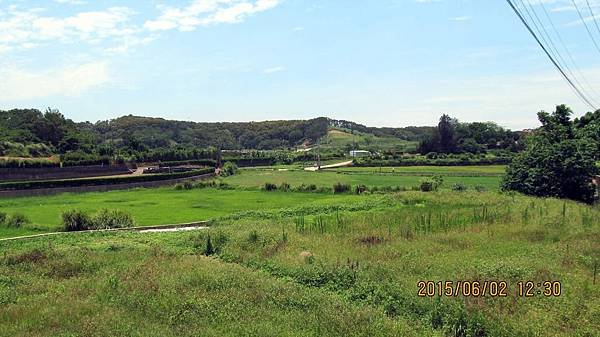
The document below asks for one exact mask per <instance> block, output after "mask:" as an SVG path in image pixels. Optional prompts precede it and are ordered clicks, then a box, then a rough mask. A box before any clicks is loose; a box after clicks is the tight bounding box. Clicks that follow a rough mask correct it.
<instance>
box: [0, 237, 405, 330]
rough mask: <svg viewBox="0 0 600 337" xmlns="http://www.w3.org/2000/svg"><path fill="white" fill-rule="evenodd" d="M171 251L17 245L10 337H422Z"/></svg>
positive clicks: (1, 282)
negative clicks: (399, 336) (325, 336)
mask: <svg viewBox="0 0 600 337" xmlns="http://www.w3.org/2000/svg"><path fill="white" fill-rule="evenodd" d="M162 243H163V242H162V240H161V239H157V240H154V241H148V240H144V238H140V237H135V236H131V235H107V236H104V235H88V236H82V237H80V238H77V239H75V238H73V237H68V238H65V239H64V240H61V239H56V241H55V242H54V243H53V247H54V248H51V249H48V248H47V246H46V244H45V243H44V240H38V241H37V243H33V244H28V246H31V247H36V246H39V245H41V246H44V248H41V249H42V253H39V251H34V250H30V249H29V248H27V249H25V248H22V247H18V246H19V245H14V246H12V247H11V248H9V249H10V251H11V252H15V255H11V256H10V257H9V258H8V259H5V260H3V261H1V262H0V275H1V276H0V304H2V305H1V306H0V336H107V337H109V336H110V337H112V336H145V337H146V336H147V337H150V336H157V337H158V336H160V337H163V336H301V335H303V336H309V335H313V336H317V335H328V336H364V335H367V334H368V335H371V336H390V335H399V334H401V335H416V334H411V333H410V332H411V330H412V329H411V328H409V326H408V324H406V323H403V322H397V321H393V320H390V319H389V318H386V317H385V315H383V314H382V313H381V312H380V311H378V310H374V309H372V308H369V307H364V306H357V305H353V304H351V303H348V302H347V301H345V300H343V299H341V298H339V297H336V296H335V295H333V294H330V293H327V292H325V291H322V290H319V289H308V290H307V289H305V288H303V287H301V286H300V285H297V284H291V283H288V282H284V281H282V280H277V279H275V278H272V277H269V276H268V275H267V274H265V273H262V272H259V271H253V270H249V269H247V268H244V267H242V266H238V265H234V264H227V263H223V262H221V261H219V260H214V259H209V258H206V257H204V256H201V255H195V254H192V255H187V254H185V250H183V249H181V250H173V249H171V250H170V251H168V252H166V251H165V250H162V249H161V248H158V245H161V244H162ZM179 244H180V245H182V246H183V245H185V242H179ZM6 249H7V247H6V246H5V247H3V251H6ZM167 249H168V248H167ZM188 251H189V249H188Z"/></svg>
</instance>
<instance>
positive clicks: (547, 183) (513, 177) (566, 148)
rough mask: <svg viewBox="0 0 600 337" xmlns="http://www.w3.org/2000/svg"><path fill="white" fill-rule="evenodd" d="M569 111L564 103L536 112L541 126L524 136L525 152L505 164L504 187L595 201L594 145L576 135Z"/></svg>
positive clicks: (524, 191) (505, 188)
mask: <svg viewBox="0 0 600 337" xmlns="http://www.w3.org/2000/svg"><path fill="white" fill-rule="evenodd" d="M571 113H572V112H571V110H570V109H569V108H568V107H566V106H564V105H560V106H557V107H556V110H555V111H554V112H553V113H547V112H544V111H542V112H540V113H538V119H539V121H540V122H541V123H542V126H541V127H540V128H539V129H538V130H536V131H535V132H534V134H533V135H531V136H529V137H528V138H527V145H526V149H525V151H523V152H521V153H520V154H518V155H517V156H516V157H515V159H514V160H513V162H512V163H511V164H510V165H509V166H508V168H507V172H506V175H505V177H504V179H503V181H502V189H503V190H513V191H518V192H522V193H524V194H529V195H535V196H542V197H559V198H569V199H574V200H579V201H584V202H588V203H590V202H592V201H593V200H594V193H595V188H594V186H593V184H592V181H591V178H592V176H593V175H594V174H597V172H598V168H597V167H596V165H595V160H594V155H595V153H594V152H595V146H596V145H595V144H594V142H593V141H591V140H590V139H589V138H580V137H576V135H575V133H574V132H573V127H574V123H573V122H572V121H571V119H570V115H571Z"/></svg>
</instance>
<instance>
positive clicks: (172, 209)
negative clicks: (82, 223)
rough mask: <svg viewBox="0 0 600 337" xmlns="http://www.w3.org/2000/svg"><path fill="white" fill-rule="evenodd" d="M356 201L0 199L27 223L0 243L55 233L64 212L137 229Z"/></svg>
mask: <svg viewBox="0 0 600 337" xmlns="http://www.w3.org/2000/svg"><path fill="white" fill-rule="evenodd" d="M358 199H360V197H359V196H353V195H344V196H339V195H338V196H334V195H327V194H309V193H294V194H292V193H280V192H274V193H266V192H261V191H241V190H215V189H204V190H202V189H196V190H191V191H187V190H182V191H177V190H175V189H174V188H173V187H163V188H155V189H133V190H127V191H111V192H95V193H82V194H76V193H67V194H60V195H54V196H44V197H26V198H12V199H0V212H4V213H7V214H9V215H11V214H14V213H17V212H18V213H23V214H25V215H26V216H27V217H28V218H29V219H30V220H31V221H32V224H30V225H27V226H26V227H24V228H20V229H8V228H2V227H0V238H2V237H11V236H19V235H28V234H34V233H39V232H47V231H56V230H58V229H59V226H60V222H61V218H60V215H61V213H62V212H63V211H65V210H70V209H78V210H83V211H86V212H94V211H97V210H100V209H102V208H109V209H120V210H124V211H127V212H129V213H130V214H131V215H132V216H133V217H134V219H135V220H136V222H137V223H138V224H139V225H142V226H151V225H161V224H173V223H183V222H193V221H202V220H208V219H211V218H215V217H220V216H224V215H229V214H232V213H235V212H240V211H247V210H262V209H276V208H285V207H293V206H299V205H305V204H315V205H319V204H327V203H345V202H349V201H352V200H358Z"/></svg>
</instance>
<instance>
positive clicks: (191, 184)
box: [183, 181, 194, 190]
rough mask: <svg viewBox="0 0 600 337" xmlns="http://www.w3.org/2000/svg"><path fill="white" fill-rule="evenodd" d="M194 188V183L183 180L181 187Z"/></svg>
mask: <svg viewBox="0 0 600 337" xmlns="http://www.w3.org/2000/svg"><path fill="white" fill-rule="evenodd" d="M193 188H194V183H192V182H191V181H184V182H183V189H185V190H191V189H193Z"/></svg>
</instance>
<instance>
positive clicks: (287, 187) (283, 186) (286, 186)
mask: <svg viewBox="0 0 600 337" xmlns="http://www.w3.org/2000/svg"><path fill="white" fill-rule="evenodd" d="M279 189H280V190H282V191H285V192H287V191H289V190H290V184H288V183H285V182H284V183H281V185H279Z"/></svg>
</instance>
